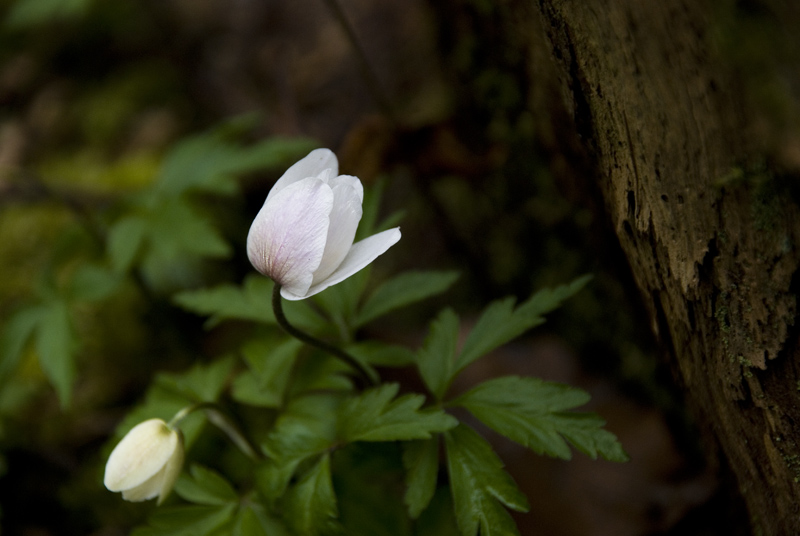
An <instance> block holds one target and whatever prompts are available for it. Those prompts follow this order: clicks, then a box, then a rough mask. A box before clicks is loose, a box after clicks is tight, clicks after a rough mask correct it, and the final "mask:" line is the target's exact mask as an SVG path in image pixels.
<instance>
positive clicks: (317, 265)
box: [247, 149, 400, 300]
mask: <svg viewBox="0 0 800 536" xmlns="http://www.w3.org/2000/svg"><path fill="white" fill-rule="evenodd" d="M338 173H339V163H338V162H337V160H336V156H335V155H334V154H333V153H332V152H331V151H330V150H328V149H317V150H314V151H311V153H310V154H309V155H308V156H306V157H305V158H303V159H302V160H300V161H299V162H297V163H296V164H294V165H293V166H292V167H290V168H289V169H288V170H287V171H286V173H284V174H283V176H282V177H281V178H280V179H278V182H276V183H275V186H273V188H272V190H271V191H270V192H269V195H268V196H267V199H266V201H265V202H264V205H263V206H262V207H261V210H260V211H259V213H258V215H256V218H255V220H254V221H253V224H252V226H251V227H250V232H249V234H248V235H247V255H248V257H249V258H250V262H251V263H252V264H253V266H254V267H255V268H256V270H258V271H259V272H261V273H262V274H264V275H266V276H267V277H270V278H272V279H273V280H274V281H275V282H276V283H278V284H280V285H281V296H283V297H284V298H286V299H287V300H302V299H304V298H308V297H309V296H313V295H314V294H317V293H318V292H322V291H323V290H325V289H326V288H328V287H329V286H331V285H335V284H336V283H339V282H341V281H343V280H345V279H347V278H348V277H350V276H351V275H353V274H355V273H356V272H358V271H359V270H361V269H362V268H364V267H366V266H367V265H368V264H369V263H371V262H372V261H374V260H375V259H376V258H377V257H378V256H379V255H381V254H383V253H384V252H385V251H386V250H387V249H389V248H390V247H391V246H393V245H394V244H395V243H396V242H397V241H398V240H400V228H399V227H395V228H394V229H389V230H387V231H383V232H381V233H378V234H375V235H372V236H370V237H369V238H366V239H364V240H361V241H360V242H357V243H355V244H353V239H354V238H355V235H356V229H357V228H358V223H359V221H360V220H361V204H362V202H363V200H364V189H363V187H362V186H361V181H360V180H358V178H356V177H351V176H349V175H339V174H338Z"/></svg>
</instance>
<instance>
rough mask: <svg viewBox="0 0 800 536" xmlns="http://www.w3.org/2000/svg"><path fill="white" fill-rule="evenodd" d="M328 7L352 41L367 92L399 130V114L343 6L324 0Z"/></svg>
mask: <svg viewBox="0 0 800 536" xmlns="http://www.w3.org/2000/svg"><path fill="white" fill-rule="evenodd" d="M323 1H324V2H325V3H326V4H327V5H328V8H330V10H331V11H332V12H333V16H334V17H336V21H337V22H338V23H339V25H340V26H341V27H342V30H344V33H345V35H347V40H348V41H350V45H351V46H352V47H353V50H354V52H355V53H356V59H357V60H358V68H359V70H360V71H361V76H363V77H364V82H365V83H366V84H367V90H369V92H370V93H371V94H372V98H373V99H375V103H376V104H377V105H378V108H380V110H381V112H382V113H383V114H384V115H385V116H386V118H387V119H389V121H391V123H392V126H393V127H394V128H395V129H397V127H398V126H399V124H400V122H399V121H398V120H397V114H395V112H394V108H393V107H392V104H391V102H390V101H389V99H388V98H387V96H386V92H385V91H384V90H383V87H381V83H380V81H379V80H378V77H377V76H376V75H375V71H374V69H373V68H372V66H371V65H370V63H369V60H368V59H367V55H366V53H365V52H364V48H363V47H362V46H361V42H360V41H359V40H358V36H357V35H356V32H355V30H354V29H353V26H352V25H351V24H350V21H349V20H347V16H346V15H345V13H344V10H343V9H342V6H341V5H340V4H339V1H338V0H323Z"/></svg>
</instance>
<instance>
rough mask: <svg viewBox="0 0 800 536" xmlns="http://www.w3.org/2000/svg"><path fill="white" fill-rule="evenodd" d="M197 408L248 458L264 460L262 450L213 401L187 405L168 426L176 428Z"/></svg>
mask: <svg viewBox="0 0 800 536" xmlns="http://www.w3.org/2000/svg"><path fill="white" fill-rule="evenodd" d="M197 410H203V411H204V412H205V414H206V418H208V420H209V422H211V423H212V424H214V425H215V426H216V427H217V428H219V429H220V430H222V431H223V432H225V435H227V436H228V438H229V439H230V440H231V441H232V442H233V443H234V444H235V445H236V446H237V447H238V448H239V450H241V451H242V452H243V453H244V454H245V455H246V456H247V457H248V458H250V459H252V460H256V461H258V460H262V459H263V458H264V455H263V454H261V452H260V451H259V450H258V449H256V448H255V447H253V445H252V443H250V441H248V439H247V438H246V437H245V436H244V434H243V433H242V432H241V431H240V430H239V428H238V427H237V426H236V425H235V424H234V423H233V421H232V420H231V419H230V418H229V417H228V416H226V415H225V414H224V413H223V412H222V411H220V409H219V406H218V405H217V404H215V403H213V402H199V403H197V404H192V405H191V406H186V407H185V408H183V409H182V410H180V411H179V412H178V413H176V414H175V416H174V417H172V419H171V420H170V421H169V422H168V423H167V426H169V427H170V428H175V427H176V426H178V424H179V423H180V422H181V421H182V420H183V419H185V418H186V417H187V416H189V414H190V413H192V412H194V411H197Z"/></svg>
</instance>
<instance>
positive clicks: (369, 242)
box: [281, 227, 400, 300]
mask: <svg viewBox="0 0 800 536" xmlns="http://www.w3.org/2000/svg"><path fill="white" fill-rule="evenodd" d="M398 240H400V228H399V227H395V228H394V229H389V230H386V231H383V232H381V233H378V234H375V235H372V236H370V237H369V238H365V239H364V240H361V241H360V242H356V243H355V244H353V247H352V248H350V251H349V252H348V253H347V256H346V257H345V258H344V260H343V261H342V264H340V265H339V267H338V268H337V269H336V271H335V272H333V273H332V274H331V275H330V277H328V278H327V279H325V280H324V281H320V282H319V283H317V284H315V285H313V286H312V287H311V288H309V289H308V292H306V293H305V294H303V295H300V294H291V293H288V292H287V293H283V292H281V296H283V297H284V298H286V299H287V300H302V299H304V298H308V297H309V296H313V295H314V294H317V293H319V292H322V291H323V290H325V289H326V288H328V287H330V286H331V285H335V284H336V283H339V282H341V281H344V280H345V279H347V278H348V277H350V276H351V275H353V274H354V273H356V272H358V271H359V270H361V269H363V268H365V267H366V266H367V265H368V264H369V263H371V262H372V261H374V260H375V259H376V258H377V257H378V256H379V255H382V254H383V253H385V252H386V250H387V249H389V248H390V247H392V246H393V245H395V244H396V243H397V241H398Z"/></svg>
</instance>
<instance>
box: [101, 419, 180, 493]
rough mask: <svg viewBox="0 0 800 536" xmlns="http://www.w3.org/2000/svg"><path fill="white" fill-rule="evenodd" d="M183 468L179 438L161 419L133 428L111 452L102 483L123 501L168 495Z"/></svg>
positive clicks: (177, 432) (178, 434)
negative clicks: (116, 493) (119, 495)
mask: <svg viewBox="0 0 800 536" xmlns="http://www.w3.org/2000/svg"><path fill="white" fill-rule="evenodd" d="M182 466H183V437H182V435H181V433H180V431H178V430H176V429H174V428H170V427H169V426H168V425H167V423H165V422H164V421H162V420H161V419H150V420H147V421H144V422H142V423H139V424H137V425H136V426H134V427H133V428H132V429H131V431H130V432H128V433H127V435H126V436H125V437H123V438H122V441H120V442H119V444H118V445H117V446H116V447H115V448H114V450H113V451H112V452H111V456H109V457H108V463H106V473H105V478H104V479H103V483H104V484H105V486H106V487H107V488H108V489H109V490H110V491H121V492H122V498H123V499H125V500H127V501H134V502H138V501H146V500H148V499H153V498H155V497H158V504H161V503H162V502H163V501H164V499H165V498H166V497H167V495H169V492H170V491H171V490H172V486H174V485H175V481H176V480H177V479H178V475H179V474H180V472H181V467H182Z"/></svg>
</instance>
